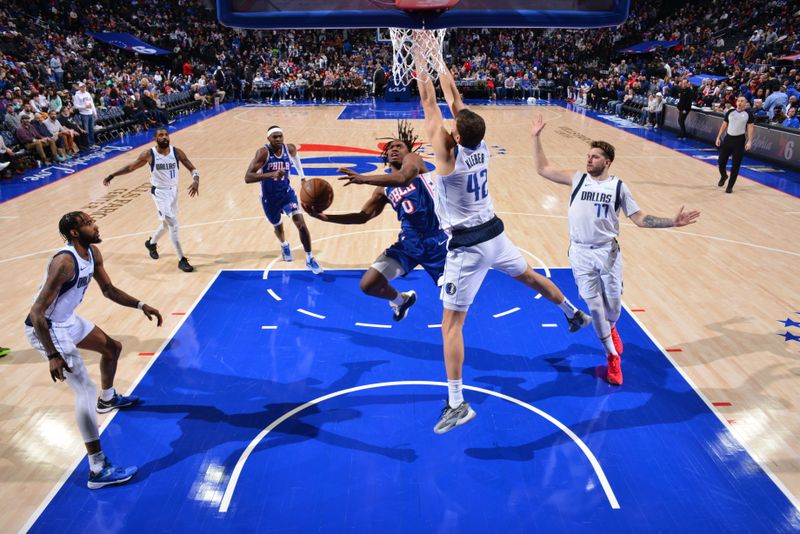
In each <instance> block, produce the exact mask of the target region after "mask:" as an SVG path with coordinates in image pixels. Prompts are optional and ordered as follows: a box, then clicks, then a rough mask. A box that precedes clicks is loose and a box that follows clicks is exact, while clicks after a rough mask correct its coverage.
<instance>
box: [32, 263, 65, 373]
mask: <svg viewBox="0 0 800 534" xmlns="http://www.w3.org/2000/svg"><path fill="white" fill-rule="evenodd" d="M74 276H75V262H74V261H73V260H72V258H71V257H70V256H69V255H68V254H59V255H57V256H56V257H55V258H53V261H51V262H50V267H48V269H47V280H46V281H45V283H44V286H43V287H42V290H41V291H40V292H39V296H38V297H36V301H35V302H34V303H33V306H31V312H30V318H31V324H32V325H33V330H34V332H36V337H37V338H38V339H39V342H40V343H41V344H42V347H44V350H45V352H46V353H47V359H48V360H49V361H50V378H52V379H53V382H55V381H56V380H65V379H66V378H67V377H66V375H65V374H64V372H65V371H66V372H67V373H71V372H72V369H70V368H69V366H68V365H67V362H66V360H64V357H63V356H62V355H61V353H60V352H59V351H58V349H57V348H56V346H55V343H53V338H52V337H51V336H50V326H49V325H48V324H47V318H46V317H45V315H44V314H45V310H47V308H49V307H50V305H51V304H52V303H53V301H54V300H55V299H56V297H58V293H59V290H60V289H61V286H63V285H64V284H66V283H67V282H69V281H70V280H72V278H73V277H74Z"/></svg>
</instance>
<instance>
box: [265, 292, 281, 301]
mask: <svg viewBox="0 0 800 534" xmlns="http://www.w3.org/2000/svg"><path fill="white" fill-rule="evenodd" d="M267 293H269V294H270V296H271V297H272V298H274V299H275V300H277V301H278V302H280V301H282V300H283V299H282V298H280V297H279V296H278V294H277V293H275V292H274V291H273V290H271V289H267Z"/></svg>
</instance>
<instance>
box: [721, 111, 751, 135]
mask: <svg viewBox="0 0 800 534" xmlns="http://www.w3.org/2000/svg"><path fill="white" fill-rule="evenodd" d="M723 120H724V121H725V122H727V123H728V132H727V134H728V135H736V136H738V135H744V133H745V130H746V129H747V125H748V124H752V123H753V122H755V118H754V117H753V112H752V111H750V110H749V109H746V110H744V111H738V110H737V109H736V108H733V109H729V110H728V111H727V112H726V113H725V119H723Z"/></svg>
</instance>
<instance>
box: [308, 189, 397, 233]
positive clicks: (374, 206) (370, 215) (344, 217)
mask: <svg viewBox="0 0 800 534" xmlns="http://www.w3.org/2000/svg"><path fill="white" fill-rule="evenodd" d="M388 202H389V199H388V198H386V195H384V194H383V187H376V188H375V190H374V191H373V192H372V195H371V196H370V197H369V200H367V201H366V202H365V203H364V205H363V206H362V207H361V211H359V212H358V213H340V214H331V215H328V214H326V213H322V212H321V211H317V210H316V209H315V208H314V206H313V205H312V206H303V209H305V210H306V213H308V214H309V215H310V216H312V217H314V218H315V219H319V220H321V221H325V222H332V223H336V224H364V223H365V222H367V221H369V220H371V219H374V218H375V217H377V216H378V215H380V214H381V213H383V208H385V207H386V204H387V203H388Z"/></svg>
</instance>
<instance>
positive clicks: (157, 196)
mask: <svg viewBox="0 0 800 534" xmlns="http://www.w3.org/2000/svg"><path fill="white" fill-rule="evenodd" d="M181 163H183V166H184V167H186V168H187V169H188V170H189V171H190V172H191V173H192V183H191V184H189V188H188V189H189V196H190V197H196V196H197V195H199V194H200V172H199V171H198V170H197V169H195V168H194V165H192V162H191V161H189V158H187V157H186V154H184V152H183V150H181V149H180V148H175V147H170V146H169V132H168V131H167V130H166V129H165V128H159V129H158V130H156V146H155V147H153V148H150V149H148V150H145V151H144V152H142V153H141V154H139V157H138V158H136V160H135V161H134V162H133V163H131V164H130V165H126V166H125V167H123V168H121V169H120V170H118V171H116V172H112V173H111V174H109V175H108V176H106V178H105V179H104V180H103V185H105V186H108V185H111V180H113V179H114V177H116V176H121V175H123V174H128V173H129V172H133V171H135V170H136V169H138V168H140V167H144V166H145V165H147V164H150V185H152V187H151V188H150V193H151V194H152V195H153V201H154V202H155V203H156V208H157V209H158V218H159V219H161V225H159V227H158V228H156V231H155V232H153V235H152V236H150V239H148V240H147V241H145V242H144V246H145V247H147V250H148V251H149V252H150V257H151V258H153V259H154V260H157V259H158V240H159V238H160V237H161V236H163V235H164V231H165V230H167V229H169V237H170V239H171V240H172V246H173V247H175V254H177V256H178V269H180V270H181V271H184V272H187V273H190V272H192V271H194V267H192V266H191V265H189V260H187V259H186V256H184V255H183V247H181V242H180V240H179V239H178V171H179V170H180V164H181Z"/></svg>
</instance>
